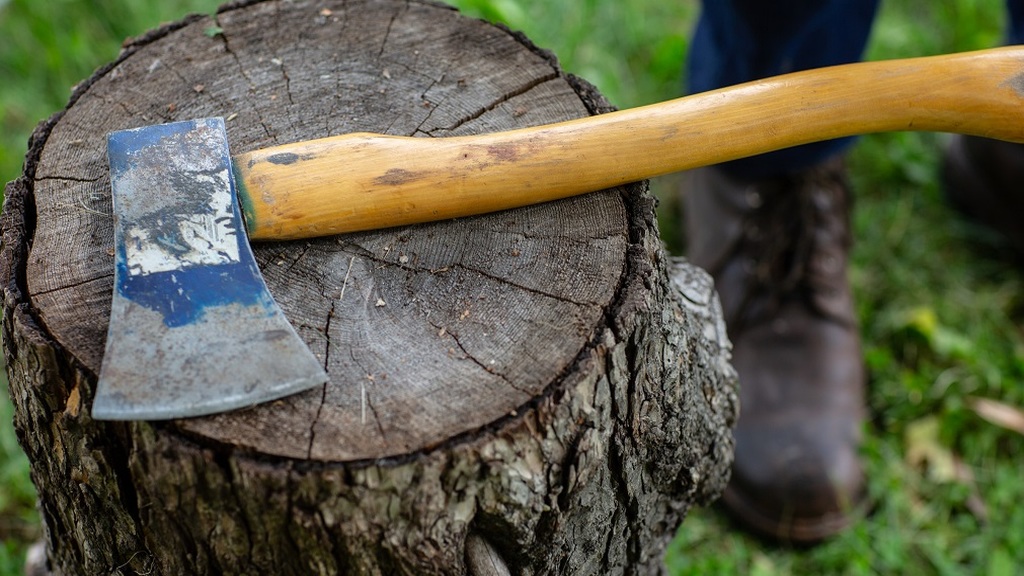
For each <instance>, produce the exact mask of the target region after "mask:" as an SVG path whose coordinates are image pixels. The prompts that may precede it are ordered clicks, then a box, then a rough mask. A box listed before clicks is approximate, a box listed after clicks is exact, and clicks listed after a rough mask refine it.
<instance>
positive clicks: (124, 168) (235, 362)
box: [92, 118, 328, 420]
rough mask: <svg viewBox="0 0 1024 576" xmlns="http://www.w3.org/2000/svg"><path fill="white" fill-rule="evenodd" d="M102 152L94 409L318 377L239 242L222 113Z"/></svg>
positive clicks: (178, 412)
mask: <svg viewBox="0 0 1024 576" xmlns="http://www.w3.org/2000/svg"><path fill="white" fill-rule="evenodd" d="M108 156H109V161H110V180H111V189H112V192H113V205H114V236H115V239H114V250H115V253H114V259H115V269H114V295H113V301H112V305H111V313H110V326H109V328H108V332H107V343H106V351H105V353H104V357H103V365H102V367H101V369H100V376H99V383H98V385H97V390H96V397H95V399H94V401H93V406H92V416H93V418H96V419H101V420H158V419H169V418H185V417H191V416H201V415H205V414H212V413H217V412H223V411H227V410H234V409H238V408H244V407H248V406H253V405H255V404H259V403H261V402H266V401H269V400H274V399H277V398H281V397H283V396H286V395H289V394H293V393H296V392H300V391H303V390H306V389H308V388H312V387H315V386H318V385H321V384H323V383H324V382H326V381H327V379H328V377H327V374H326V372H325V371H324V369H323V367H322V366H321V364H320V362H319V361H317V359H316V358H315V357H314V356H313V354H312V353H311V352H310V351H309V349H308V348H307V347H306V345H305V343H304V342H303V341H302V340H301V339H300V338H299V336H298V335H297V334H296V333H295V330H294V329H293V328H292V326H291V325H290V324H289V323H288V321H287V319H286V318H285V317H284V314H283V313H282V312H281V310H280V309H279V308H278V306H277V304H276V303H275V302H274V300H273V298H272V297H271V295H270V292H269V291H268V290H267V286H266V284H265V283H264V282H263V278H262V276H260V271H259V268H258V267H257V265H256V260H255V258H254V257H253V255H252V251H251V250H250V249H249V243H248V239H247V238H246V236H245V228H244V226H243V224H242V219H241V216H240V212H239V208H238V201H237V199H236V198H237V197H236V195H235V188H234V176H233V172H232V169H231V159H230V156H229V154H228V144H227V132H226V130H225V128H224V122H223V120H221V119H220V118H208V119H200V120H191V121H186V122H176V123H172V124H163V125H159V126H149V127H145V128H138V129H133V130H124V131H120V132H114V133H112V134H111V135H110V136H109V140H108Z"/></svg>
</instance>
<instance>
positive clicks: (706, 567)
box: [0, 0, 1024, 576]
mask: <svg viewBox="0 0 1024 576" xmlns="http://www.w3.org/2000/svg"><path fill="white" fill-rule="evenodd" d="M454 3H455V4H456V5H458V6H460V7H462V8H463V9H464V10H466V11H467V12H469V13H471V14H474V15H478V16H481V17H485V18H488V19H492V20H500V21H503V22H506V23H507V24H509V25H510V26H511V27H512V28H514V29H519V30H523V31H525V32H526V33H527V35H529V36H530V37H531V38H532V39H533V40H534V41H535V42H536V43H537V44H539V45H540V46H542V47H545V48H549V49H551V50H553V51H554V52H555V53H556V54H557V55H558V56H559V57H560V59H561V61H562V63H563V65H564V67H565V68H566V69H568V70H569V71H571V72H574V73H576V74H579V75H581V76H583V77H585V78H587V79H588V80H590V81H592V82H594V83H595V84H596V85H597V86H598V87H599V88H600V89H601V90H602V91H603V92H604V93H605V94H606V95H607V96H608V97H609V98H610V99H611V100H612V101H613V102H614V103H616V104H617V105H619V106H621V107H630V106H636V105H640V104H646V103H650V102H655V101H659V100H663V99H667V98H672V97H675V96H677V95H679V92H680V86H682V82H683V73H684V72H683V70H682V65H681V64H682V62H683V58H684V54H685V52H686V48H687V39H688V36H689V32H690V30H691V28H692V25H693V21H694V18H695V17H696V14H697V12H698V6H697V3H696V2H695V1H692V0H685V1H684V0H676V1H671V0H670V1H668V2H666V1H665V0H631V1H630V2H614V1H609V0H458V1H456V2H454ZM216 5H217V2H216V1H204V0H173V1H172V0H165V1H162V2H151V1H147V0H93V1H76V0H49V1H41V0H0V181H7V180H11V179H13V178H15V177H16V176H17V175H18V174H19V172H20V170H21V161H22V158H23V155H24V152H25V147H26V141H27V138H28V135H29V133H30V132H31V130H32V128H33V126H34V125H35V124H36V123H37V122H38V121H40V120H41V119H43V118H45V117H47V116H48V115H50V114H52V113H54V112H56V111H57V110H59V109H61V108H62V107H63V105H64V103H65V102H66V100H67V97H68V95H69V93H70V90H71V87H72V86H73V85H74V84H75V83H76V82H79V81H80V80H82V79H84V78H86V77H87V76H88V75H89V74H90V73H91V72H92V70H94V69H95V68H96V67H98V66H100V65H102V64H104V63H106V62H108V61H110V60H112V59H113V58H114V57H116V55H117V53H118V50H119V46H120V43H121V42H122V40H123V39H124V38H126V37H129V36H134V35H138V34H141V33H142V32H145V31H146V30H148V29H149V28H151V27H153V26H155V25H157V24H158V23H160V22H162V21H167V20H174V19H177V18H180V17H181V16H183V15H184V14H186V13H188V12H211V11H212V10H214V9H215V7H216ZM1003 18H1004V14H1003V5H1002V3H1001V1H999V0H883V12H882V14H881V17H880V19H879V21H878V22H877V24H876V27H875V30H874V33H873V35H872V39H871V44H870V48H869V53H868V57H869V58H870V59H882V58H892V57H903V56H919V55H928V54H937V53H943V52H952V51H959V50H969V49H975V48H985V47H989V46H993V45H996V44H998V43H999V40H1000V38H1001V35H1002V26H1003V24H1002V22H1003ZM946 138H947V137H946V136H943V135H936V134H909V133H898V134H888V135H877V136H870V137H867V138H864V139H862V140H861V141H860V143H859V144H858V145H857V147H856V148H855V150H854V151H853V153H852V154H851V159H850V164H851V170H852V175H853V179H854V184H855V188H856V195H857V204H856V210H855V213H854V229H855V234H856V240H857V244H856V246H855V248H854V253H853V262H852V267H851V276H852V281H853V285H854V292H855V294H856V297H857V302H858V313H859V317H860V321H861V329H862V333H863V335H864V340H865V360H866V362H867V366H868V368H869V371H870V378H871V382H870V398H869V402H870V410H871V422H870V423H869V425H868V426H867V430H866V434H867V442H866V445H865V447H864V457H865V460H866V463H867V468H868V470H869V474H870V484H869V490H870V494H871V496H872V500H873V503H874V508H873V511H872V513H871V514H870V515H869V516H868V517H867V518H865V519H863V520H861V521H860V522H858V523H857V524H856V525H855V526H854V527H853V528H852V529H851V530H850V531H848V532H847V533H845V534H843V535H842V536H840V537H838V538H836V539H834V540H832V541H829V542H828V543H826V544H824V545H822V546H819V547H816V548H812V549H792V548H786V547H774V546H771V545H769V544H767V543H764V542H761V541H759V540H756V539H753V538H751V537H749V536H748V535H746V534H745V533H743V532H742V531H739V530H737V529H736V527H735V526H733V525H732V524H731V523H730V522H729V520H728V519H727V518H726V516H725V515H724V514H723V513H722V512H721V511H720V510H718V509H717V508H712V509H708V510H700V511H697V512H695V513H693V514H692V515H691V516H690V518H688V519H687V521H686V522H685V523H684V524H683V526H682V527H681V529H680V531H679V534H678V536H677V537H676V539H675V540H674V542H673V544H672V547H671V550H670V552H669V555H668V557H667V559H666V560H667V562H668V564H669V566H670V569H671V572H672V573H673V574H719V573H721V574H754V575H769V574H815V573H827V574H833V573H835V574H986V575H991V576H1002V575H1010V574H1014V573H1016V572H1017V570H1019V569H1020V567H1022V566H1024V506H1021V503H1022V502H1024V480H1022V477H1024V464H1022V453H1024V437H1022V436H1021V435H1019V434H1017V433H1014V432H1011V431H1008V430H1005V429H1003V428H1000V427H999V426H996V425H993V424H990V423H988V422H986V421H984V420H983V419H981V418H980V417H979V416H978V415H977V414H976V413H975V412H974V411H973V410H972V409H971V404H970V398H972V397H987V398H995V399H999V400H1001V401H1003V402H1005V403H1007V404H1010V405H1012V406H1024V386H1021V381H1022V377H1024V333H1022V326H1024V298H1022V290H1021V288H1022V281H1024V276H1022V275H1021V274H1020V271H1019V268H1018V267H1016V266H1014V265H1013V264H1012V262H1011V260H1010V258H1009V255H1008V254H1007V251H1006V249H1005V247H1003V246H1002V245H1001V244H1000V243H999V242H998V240H996V239H994V238H993V237H992V236H991V235H990V234H988V233H987V232H986V231H984V230H981V229H979V228H976V227H974V226H972V225H970V224H968V223H965V222H964V221H963V220H961V219H960V218H959V217H958V216H957V215H956V214H955V213H953V212H951V211H950V210H949V209H948V208H947V207H946V206H945V204H944V203H943V201H942V194H941V190H940V186H939V183H938V180H937V177H936V174H937V172H938V167H939V162H940V158H941V150H942V147H943V144H944V142H945V141H946ZM673 182H674V181H673V180H672V179H671V178H666V179H662V180H658V181H656V182H655V183H654V187H655V191H656V192H657V193H658V194H659V195H660V196H662V197H664V198H665V199H666V201H667V202H666V203H669V204H670V203H671V202H670V200H671V194H672V191H673ZM662 228H663V232H664V235H665V237H666V238H667V239H668V240H669V241H670V244H671V245H672V247H673V248H674V249H678V248H679V247H678V245H677V243H676V242H675V240H674V239H675V238H676V237H677V236H678V232H679V231H678V228H677V227H676V226H675V223H674V222H672V219H671V218H670V217H664V218H663V222H662ZM10 421H11V407H10V404H9V403H8V402H7V400H6V399H4V400H2V401H0V540H2V545H0V575H13V574H19V573H20V570H21V568H20V567H21V563H22V561H23V560H22V559H23V555H24V553H25V549H26V547H27V545H28V544H29V543H30V542H31V541H33V540H34V539H35V538H37V537H38V530H39V528H38V520H37V519H36V516H35V512H34V510H33V501H34V492H33V489H32V485H31V482H30V481H29V479H28V465H27V463H26V461H25V459H24V456H23V455H22V453H21V451H20V449H19V447H18V445H17V441H16V439H15V436H14V431H13V428H12V426H11V424H10Z"/></svg>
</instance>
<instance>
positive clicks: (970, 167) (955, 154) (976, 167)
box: [942, 135, 1024, 262]
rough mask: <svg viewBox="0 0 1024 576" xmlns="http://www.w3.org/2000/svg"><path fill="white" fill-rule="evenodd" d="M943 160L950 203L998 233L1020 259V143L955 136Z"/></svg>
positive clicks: (1023, 216) (1023, 175) (1023, 252)
mask: <svg viewBox="0 0 1024 576" xmlns="http://www.w3.org/2000/svg"><path fill="white" fill-rule="evenodd" d="M944 160H945V162H944V164H943V173H942V176H943V178H942V181H943V185H944V186H945V190H946V197H947V198H949V200H950V202H951V203H952V204H953V206H954V207H956V208H958V209H959V210H960V211H961V212H963V213H964V214H966V215H967V216H969V217H971V218H973V219H975V220H977V221H978V222H979V223H981V224H984V225H986V226H988V227H989V228H992V229H993V230H995V231H996V232H998V233H999V234H1000V235H1002V236H1003V237H1004V238H1005V239H1006V240H1007V241H1008V242H1009V244H1010V246H1011V247H1012V248H1013V249H1014V251H1015V252H1016V255H1017V257H1018V258H1020V259H1021V261H1022V262H1024V184H1022V182H1024V145H1022V144H1014V143H1012V142H1001V141H999V140H989V139H988V138H979V137H977V136H960V135H957V136H954V137H953V140H952V142H951V143H950V146H949V148H947V149H946V155H945V159H944Z"/></svg>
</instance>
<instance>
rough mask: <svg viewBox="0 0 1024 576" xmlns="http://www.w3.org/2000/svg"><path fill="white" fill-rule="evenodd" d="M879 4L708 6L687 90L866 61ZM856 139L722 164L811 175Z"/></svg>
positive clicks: (813, 1)
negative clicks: (808, 171) (807, 171)
mask: <svg viewBox="0 0 1024 576" xmlns="http://www.w3.org/2000/svg"><path fill="white" fill-rule="evenodd" d="M878 3H879V0H780V1H776V2H770V1H767V0H704V2H703V7H702V12H701V16H700V19H699V21H698V23H697V28H696V31H695V32H694V36H693V39H692V42H691V45H690V50H689V57H688V62H687V68H688V82H687V91H688V92H691V93H696V92H704V91H706V90H714V89H716V88H721V87H724V86H731V85H733V84H739V83H741V82H747V81H750V80H757V79H759V78H764V77H767V76H775V75H777V74H785V73H787V72H795V71H798V70H806V69H809V68H819V67H822V66H832V65H836V64H846V63H849V62H855V61H857V60H860V58H861V57H862V55H863V52H864V47H865V45H866V44H867V39H868V35H869V34H870V32H871V24H872V22H873V21H874V18H875V14H876V12H877V10H878ZM1006 4H1007V15H1008V17H1009V18H1008V19H1009V22H1008V27H1007V41H1008V43H1010V44H1021V43H1024V0H1007V3H1006ZM853 140H854V139H853V138H843V139H839V140H829V141H826V142H816V143H813V144H805V145H803V146H796V147H793V148H787V149H785V150H779V151H777V152H771V153H768V154H763V155H761V156H754V157H752V158H744V159H741V160H735V161H733V162H728V163H726V164H723V165H722V168H723V169H724V170H726V171H727V172H729V173H730V174H732V175H734V176H738V177H743V178H750V179H757V178H765V177H770V176H773V175H778V174H784V173H787V172H795V171H799V170H802V169H804V168H809V167H811V166H814V165H815V164H818V163H820V162H822V161H823V160H825V159H827V158H828V157H830V156H833V155H835V154H838V153H840V152H842V151H843V150H845V149H846V148H847V147H848V146H849V145H850V144H851V143H852V142H853Z"/></svg>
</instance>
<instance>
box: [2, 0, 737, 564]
mask: <svg viewBox="0 0 1024 576" xmlns="http://www.w3.org/2000/svg"><path fill="white" fill-rule="evenodd" d="M610 109H611V107H610V105H609V104H608V103H607V102H606V101H605V100H604V99H603V97H602V96H601V95H600V94H599V93H598V92H597V90H596V89H594V88H593V87H592V86H590V85H589V84H587V83H586V82H584V81H582V80H580V79H578V78H574V77H572V76H570V75H567V74H565V73H563V72H562V71H561V70H560V68H559V67H558V64H557V62H556V61H555V59H554V57H553V56H552V55H550V54H549V53H546V52H544V51H542V50H540V49H538V48H536V47H535V46H533V44H532V43H530V42H529V41H528V40H527V39H526V38H525V37H523V36H522V35H521V34H517V33H513V32H511V31H509V30H506V29H504V28H501V27H498V26H494V25H490V24H487V23H484V22H481V21H477V20H473V19H469V18H466V17H463V16H461V15H459V14H458V13H457V12H455V11H453V10H451V9H449V8H447V7H443V6H440V5H437V4H434V3H431V2H426V1H415V0H414V1H408V2H405V1H397V0H380V1H371V0H349V1H346V2H326V3H323V2H316V3H314V2H304V1H301V0H297V1H287V2H286V1H279V2H275V1H267V2H241V3H235V4H231V5H227V6H225V7H223V8H221V10H220V11H219V12H218V14H217V15H216V17H215V18H209V17H200V16H194V17H189V18H186V19H184V20H182V21H180V22H177V23H174V24H170V25H167V26H165V27H163V28H160V29H159V30H155V31H153V32H151V33H148V34H146V35H144V36H142V37H140V38H136V39H133V40H131V41H129V42H128V43H127V44H126V46H125V49H124V50H123V52H122V54H121V55H120V56H119V58H118V59H117V60H116V61H115V62H113V63H112V64H110V65H109V66H106V67H104V68H102V69H100V70H98V71H97V72H96V73H95V74H94V75H93V76H92V77H91V78H89V79H88V80H87V81H85V82H83V83H82V84H81V85H80V86H78V87H77V88H76V90H75V92H74V94H73V96H72V98H71V101H70V102H69V104H68V106H67V108H66V109H65V110H64V111H63V112H61V113H59V114H57V115H55V116H54V117H53V118H51V119H50V120H48V121H46V122H44V123H43V124H41V125H40V126H39V128H38V129H37V130H36V132H35V134H34V135H33V138H32V140H31V143H30V150H29V154H28V157H27V159H26V165H25V172H24V174H23V175H22V177H21V178H19V179H18V180H16V181H14V182H11V183H10V184H9V185H8V186H7V189H6V198H5V203H4V213H3V220H2V232H3V254H2V260H0V262H2V266H0V274H2V276H0V280H2V288H3V306H4V319H3V336H4V352H5V355H6V359H7V365H8V370H9V376H10V387H11V388H10V392H11V396H12V398H13V400H14V403H15V407H16V415H15V427H16V429H17V432H18V435H19V439H20V441H21V442H22V445H23V447H24V448H25V450H26V452H27V453H28V455H29V458H30V460H31V463H32V477H33V481H34V482H35V484H36V486H37V487H38V489H39V494H40V509H41V511H42V517H43V522H44V529H45V539H46V546H47V558H48V569H49V570H50V571H51V572H52V573H54V574H99V573H115V574H132V573H139V574H167V575H171V574H253V573H268V574H311V573H312V574H381V575H392V574H472V575H477V576H484V575H492V574H524V575H525V574H580V575H584V574H657V573H660V572H662V571H663V568H662V554H663V551H664V549H665V545H666V544H667V542H668V541H669V540H670V539H671V537H672V536H673V534H674V531H675V528H676V527H677V526H678V524H679V523H680V522H681V521H682V519H683V517H684V516H685V514H686V511H687V510H688V509H689V508H690V507H691V506H693V505H699V504H705V503H708V502H710V501H711V500H712V499H714V498H715V497H717V495H718V493H719V492H720V490H721V489H722V488H723V486H724V483H725V481H726V479H727V476H728V467H729V464H730V460H731V455H732V439H731V436H730V430H729V429H730V427H731V425H732V423H733V421H734V418H735V416H736V409H737V407H736V403H737V399H736V394H735V376H734V372H733V371H732V369H731V367H730V366H729V363H728V357H729V344H728V341H727V339H726V336H725V329H724V325H723V323H722V320H721V312H720V310H719V308H718V304H717V297H716V296H715V295H714V291H713V284H712V282H711V280H710V279H709V277H708V276H707V275H706V274H704V273H703V272H701V271H700V270H698V269H695V268H694V267H692V266H690V265H688V264H686V263H684V262H681V261H677V260H672V259H670V258H668V257H667V256H666V254H665V253H664V251H663V248H662V245H661V242H660V239H659V236H658V230H657V225H656V221H655V218H654V201H653V199H652V198H651V196H650V194H649V193H648V190H647V186H646V183H637V184H633V185H629V186H626V187H623V188H619V189H613V190H605V191H601V192H596V193H593V194H589V195H586V196H581V197H577V198H572V199H568V200H564V201H560V202H554V203H549V204H545V205H541V206H534V207H529V208H524V209H520V210H514V211H509V212H504V213H498V214H491V215H484V216H479V217H474V218H465V219H460V220H456V221H448V222H440V223H434V224H427V225H420V226H413V227H405V228H396V229H389V230H381V231H374V232H366V233H358V234H349V235H344V236H339V237H332V238H323V239H317V240H311V241H303V242H278V243H266V244H262V245H259V246H257V247H255V250H256V255H257V259H258V261H259V264H260V267H261V270H262V272H263V274H264V277H265V278H266V280H267V284H268V285H269V287H270V290H271V292H272V293H273V295H274V297H275V299H276V300H277V301H278V303H279V304H280V306H281V307H282V309H283V310H284V311H285V314H286V316H287V317H288V318H289V320H290V321H291V322H292V324H293V325H294V326H295V327H296V329H297V330H298V331H299V333H300V335H301V336H302V337H303V338H304V339H305V341H306V342H307V343H308V344H309V346H310V347H311V349H312V350H313V351H314V353H315V354H317V356H318V357H319V358H321V359H322V360H323V363H324V367H325V368H326V369H327V371H328V373H329V374H330V377H331V381H330V382H329V383H328V384H327V385H325V386H323V387H322V388H319V389H316V390H311V391H309V392H307V393H303V394H299V395H296V396H293V397H290V398H286V399H284V400H280V401H277V402H272V403H269V404H266V405H262V406H258V407H256V408H253V409H250V410H244V411H237V412H232V413H228V414H221V415H217V416H212V417H204V418H195V419H188V420H179V421H174V422H160V423H155V422H133V423H111V422H98V421H94V420H92V419H91V418H90V413H89V407H90V403H91V400H92V397H93V393H94V391H95V383H96V374H97V373H98V371H99V366H100V363H101V362H102V354H103V349H104V343H105V338H106V328H107V322H108V320H109V314H110V298H111V293H112V290H113V225H112V219H111V216H110V210H111V209H110V192H109V186H110V182H109V177H108V174H107V165H106V157H105V154H106V149H105V134H106V133H108V132H110V131H112V130H117V129H122V128H128V127H135V126H141V125H145V124H152V123H159V122H165V121H173V120H181V119H187V118H195V117H205V116H217V115H219V116H224V117H226V119H227V120H228V132H229V138H230V142H231V146H232V148H233V150H235V151H242V150H248V149H255V148H260V147H264V146H270V145H274V144H281V143H286V142H291V141H298V140H304V139H310V138H317V137H324V136H330V135H336V134H342V133H347V132H353V131H370V132H381V133H388V134H403V135H415V136H422V137H445V136H453V135H460V134H471V133H479V132H486V131H496V130H503V129H511V128H518V127H523V126H529V125H536V124H542V123H547V122H554V121H559V120H565V119H570V118H575V117H580V116H585V115H588V114H597V113H601V112H604V111H607V110H610ZM438 193H443V191H439V192H438ZM211 353H216V351H211ZM140 385H146V386H158V385H159V382H145V383H140Z"/></svg>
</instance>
